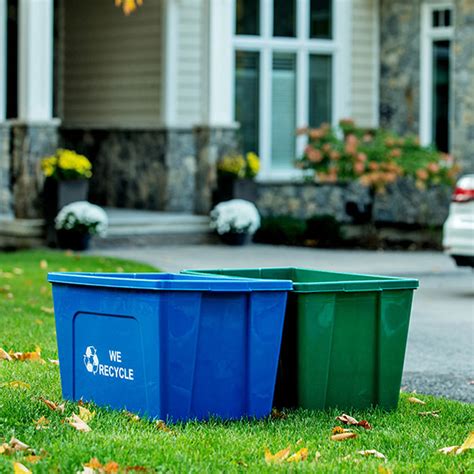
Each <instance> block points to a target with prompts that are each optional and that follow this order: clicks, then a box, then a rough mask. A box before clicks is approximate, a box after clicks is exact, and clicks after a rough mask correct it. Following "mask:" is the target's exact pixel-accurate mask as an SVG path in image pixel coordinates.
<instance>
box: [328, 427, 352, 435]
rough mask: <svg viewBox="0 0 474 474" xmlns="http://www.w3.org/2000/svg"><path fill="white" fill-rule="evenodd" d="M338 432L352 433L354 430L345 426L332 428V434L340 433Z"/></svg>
mask: <svg viewBox="0 0 474 474" xmlns="http://www.w3.org/2000/svg"><path fill="white" fill-rule="evenodd" d="M338 433H352V430H349V429H347V428H343V427H342V426H335V427H334V428H333V429H332V434H338Z"/></svg>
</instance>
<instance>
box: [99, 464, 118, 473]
mask: <svg viewBox="0 0 474 474" xmlns="http://www.w3.org/2000/svg"><path fill="white" fill-rule="evenodd" d="M102 469H103V471H104V472H105V473H107V474H108V473H116V472H119V470H120V466H119V464H118V463H116V462H115V461H109V462H108V463H107V464H105V466H104V467H103V468H102Z"/></svg>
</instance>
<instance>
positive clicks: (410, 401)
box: [407, 397, 426, 405]
mask: <svg viewBox="0 0 474 474" xmlns="http://www.w3.org/2000/svg"><path fill="white" fill-rule="evenodd" d="M407 400H408V402H409V403H414V404H418V405H426V402H424V401H423V400H420V399H419V398H416V397H409V398H407Z"/></svg>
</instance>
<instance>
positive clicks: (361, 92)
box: [352, 0, 379, 127]
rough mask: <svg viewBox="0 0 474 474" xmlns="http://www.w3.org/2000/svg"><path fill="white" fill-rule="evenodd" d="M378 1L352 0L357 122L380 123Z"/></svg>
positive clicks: (353, 95)
mask: <svg viewBox="0 0 474 474" xmlns="http://www.w3.org/2000/svg"><path fill="white" fill-rule="evenodd" d="M377 2H378V0H353V7H352V118H353V119H354V120H355V121H356V123H357V124H358V125H361V126H365V127H373V126H376V125H377V124H378V111H377V107H378V104H377V102H378V73H377V68H378V66H379V57H378V41H379V39H378V37H377V36H378V26H377V25H378V21H379V19H378V8H377Z"/></svg>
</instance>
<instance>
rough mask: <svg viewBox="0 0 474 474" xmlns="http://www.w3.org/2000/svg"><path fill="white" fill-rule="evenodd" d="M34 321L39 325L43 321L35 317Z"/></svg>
mask: <svg viewBox="0 0 474 474" xmlns="http://www.w3.org/2000/svg"><path fill="white" fill-rule="evenodd" d="M35 323H36V324H38V326H41V324H43V323H44V321H43V320H42V319H35Z"/></svg>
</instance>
